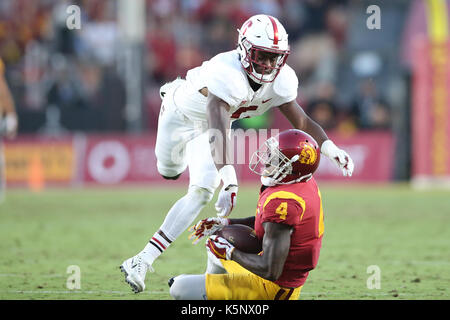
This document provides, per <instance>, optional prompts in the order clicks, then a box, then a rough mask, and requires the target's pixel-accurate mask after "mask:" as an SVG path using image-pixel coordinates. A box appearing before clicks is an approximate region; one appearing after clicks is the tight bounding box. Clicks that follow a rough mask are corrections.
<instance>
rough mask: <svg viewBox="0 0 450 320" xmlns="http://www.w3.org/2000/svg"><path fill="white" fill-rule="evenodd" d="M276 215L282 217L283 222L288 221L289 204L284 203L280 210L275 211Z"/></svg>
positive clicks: (279, 207)
mask: <svg viewBox="0 0 450 320" xmlns="http://www.w3.org/2000/svg"><path fill="white" fill-rule="evenodd" d="M275 213H278V214H279V215H280V219H281V220H286V216H287V202H282V203H281V204H280V205H279V206H278V208H277V209H276V210H275Z"/></svg>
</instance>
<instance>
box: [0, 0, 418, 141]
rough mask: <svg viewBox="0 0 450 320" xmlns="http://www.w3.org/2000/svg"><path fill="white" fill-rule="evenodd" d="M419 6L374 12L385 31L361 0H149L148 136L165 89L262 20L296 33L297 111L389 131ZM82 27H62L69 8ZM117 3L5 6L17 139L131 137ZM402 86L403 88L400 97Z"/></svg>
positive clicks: (335, 124) (324, 121)
mask: <svg viewBox="0 0 450 320" xmlns="http://www.w3.org/2000/svg"><path fill="white" fill-rule="evenodd" d="M411 3H413V1H401V0H400V1H392V3H390V2H389V3H388V2H387V1H384V3H380V2H379V3H378V4H379V6H380V7H381V18H382V20H381V25H382V29H381V30H370V29H369V28H367V26H366V20H367V18H368V16H369V14H368V13H367V12H366V8H367V7H368V6H369V5H370V4H377V1H369V2H366V1H357V0H353V1H352V0H328V1H325V0H304V1H298V0H261V1H250V0H243V1H238V0H173V1H168V0H146V35H145V43H144V44H143V48H144V52H145V53H144V59H143V69H144V75H145V87H144V93H145V94H144V99H143V100H144V101H143V109H144V114H145V118H144V120H145V124H144V128H145V130H146V131H150V132H152V131H156V125H157V116H158V113H159V107H160V99H159V95H158V91H159V87H160V86H161V85H162V84H164V83H165V82H167V81H171V80H173V79H174V78H175V77H177V76H178V75H180V76H184V75H185V74H186V71H187V70H189V69H190V68H193V67H196V66H198V65H200V64H201V63H202V62H203V61H204V60H207V59H209V58H211V57H212V56H214V55H216V54H218V53H220V52H223V51H229V50H232V49H234V48H235V46H236V42H237V31H236V29H237V28H240V26H241V25H242V23H243V22H244V21H245V20H246V19H247V18H249V17H250V16H252V15H254V14H258V13H264V14H270V15H273V16H275V17H277V18H278V19H279V20H280V22H281V23H282V24H283V25H284V26H285V28H286V29H287V32H288V34H289V40H290V45H291V54H290V56H289V58H288V64H289V65H290V66H291V67H293V68H294V70H295V71H296V73H297V75H298V77H299V81H300V86H299V95H298V102H299V103H300V105H301V106H302V107H303V108H304V109H305V110H306V111H307V112H308V113H309V115H310V116H311V117H312V118H313V119H314V120H316V121H317V122H319V123H320V124H321V125H322V126H323V127H324V128H325V129H327V130H338V131H341V132H354V131H356V130H359V129H371V130H372V129H392V126H393V121H395V109H396V108H397V107H399V106H400V105H405V104H406V103H407V98H405V89H404V86H403V87H402V83H404V82H402V81H401V80H402V79H404V77H405V74H408V73H409V71H410V70H409V66H408V64H407V63H406V62H405V63H403V62H404V61H403V60H402V56H401V43H402V38H403V35H404V34H405V26H406V25H407V24H406V21H407V17H408V12H409V9H410V6H411ZM71 4H75V5H78V6H79V7H80V8H81V17H82V21H81V24H82V27H81V29H80V30H69V29H68V28H67V26H66V18H67V16H68V14H67V12H66V9H67V6H69V5H71ZM117 10H118V4H117V1H112V0H78V1H70V2H68V1H55V0H34V1H28V0H2V1H0V56H1V57H2V59H3V60H4V62H5V65H6V77H7V80H8V83H9V85H10V88H11V91H12V93H13V96H14V99H15V104H16V109H17V112H18V115H19V122H20V125H19V133H61V132H74V131H85V132H102V131H103V132H105V131H114V132H121V131H125V130H126V129H127V128H126V123H125V118H124V110H125V105H126V90H125V83H124V81H125V80H124V78H123V77H122V73H121V71H120V70H121V69H120V63H121V60H122V58H123V57H122V56H121V51H120V45H121V44H120V30H119V27H118V24H117ZM402 88H403V89H402Z"/></svg>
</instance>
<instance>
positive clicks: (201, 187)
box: [155, 79, 220, 241]
mask: <svg viewBox="0 0 450 320" xmlns="http://www.w3.org/2000/svg"><path fill="white" fill-rule="evenodd" d="M182 81H185V80H181V79H177V80H175V81H173V82H171V83H169V84H167V85H165V86H167V87H165V88H164V87H163V88H162V90H163V89H164V91H165V95H164V99H163V102H162V104H161V111H160V115H159V120H158V133H157V138H156V148H155V153H156V158H157V167H158V172H159V173H160V174H161V175H163V176H166V177H174V176H177V175H179V174H181V173H182V172H183V171H184V170H186V168H187V167H189V190H188V193H187V194H186V195H185V196H184V197H183V198H181V199H179V200H178V201H177V202H176V203H175V204H174V206H173V207H172V208H171V209H170V211H169V213H168V214H167V216H166V218H165V220H164V223H163V225H162V226H161V230H162V231H163V232H164V233H165V234H166V235H167V236H168V237H169V239H170V240H171V241H173V240H175V239H176V238H177V237H178V236H179V235H180V234H181V233H183V232H184V231H185V230H186V229H187V228H189V226H190V225H191V224H192V223H193V222H194V220H195V218H196V217H197V216H198V214H199V213H200V211H201V210H202V209H203V208H204V206H205V205H206V204H207V203H208V202H209V201H211V199H212V197H213V195H214V192H215V190H216V188H217V187H218V186H219V184H220V177H219V174H218V172H217V169H216V166H215V164H214V160H213V157H212V155H211V151H210V147H209V135H208V132H207V131H206V129H207V123H206V122H205V121H192V120H190V119H189V118H187V117H186V116H185V115H184V114H182V113H181V112H180V111H179V110H178V108H177V106H176V105H175V103H174V100H173V94H174V91H175V90H176V88H177V87H178V86H179V85H180V83H181V82H182Z"/></svg>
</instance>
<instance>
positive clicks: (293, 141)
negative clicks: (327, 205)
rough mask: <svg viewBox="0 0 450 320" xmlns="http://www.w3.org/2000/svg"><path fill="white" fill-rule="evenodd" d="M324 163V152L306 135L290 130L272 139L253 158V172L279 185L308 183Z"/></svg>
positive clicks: (251, 163)
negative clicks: (321, 161) (322, 154)
mask: <svg viewBox="0 0 450 320" xmlns="http://www.w3.org/2000/svg"><path fill="white" fill-rule="evenodd" d="M319 162H320V148H319V145H318V144H317V142H316V140H314V138H313V137H311V136H310V135H309V134H307V133H306V132H303V131H301V130H297V129H290V130H286V131H283V132H281V133H280V134H278V135H277V136H276V137H271V138H269V139H268V140H267V141H266V142H264V145H263V146H261V148H259V149H258V150H257V151H255V153H254V154H253V156H252V158H251V160H250V165H249V166H250V170H252V171H253V172H255V173H256V174H259V175H261V176H264V177H269V178H271V179H272V181H274V182H275V184H290V183H295V182H304V181H308V180H309V179H310V178H311V177H312V174H313V173H314V171H316V169H317V167H318V166H319Z"/></svg>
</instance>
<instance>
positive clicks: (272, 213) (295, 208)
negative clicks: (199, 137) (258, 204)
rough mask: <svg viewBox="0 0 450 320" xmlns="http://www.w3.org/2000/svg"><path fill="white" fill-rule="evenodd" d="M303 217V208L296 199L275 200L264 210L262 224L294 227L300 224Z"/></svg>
mask: <svg viewBox="0 0 450 320" xmlns="http://www.w3.org/2000/svg"><path fill="white" fill-rule="evenodd" d="M302 215H303V208H302V206H301V205H300V203H299V202H298V201H296V200H294V199H280V198H275V199H272V200H270V201H269V202H268V203H267V204H266V205H265V207H264V208H263V218H262V222H274V223H282V224H287V225H291V226H294V225H296V224H299V223H300V221H301V218H302Z"/></svg>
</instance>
